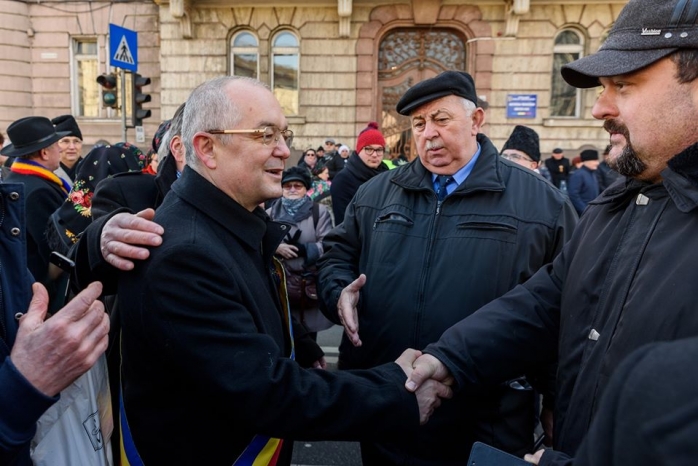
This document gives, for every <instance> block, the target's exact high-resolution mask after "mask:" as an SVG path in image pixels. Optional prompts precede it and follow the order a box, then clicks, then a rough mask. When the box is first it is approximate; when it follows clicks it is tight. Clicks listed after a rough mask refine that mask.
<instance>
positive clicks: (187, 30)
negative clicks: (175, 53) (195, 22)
mask: <svg viewBox="0 0 698 466" xmlns="http://www.w3.org/2000/svg"><path fill="white" fill-rule="evenodd" d="M170 14H171V15H172V17H173V18H175V19H178V20H179V25H180V27H181V28H182V37H183V38H185V39H191V38H192V37H193V34H192V28H191V0H170Z"/></svg>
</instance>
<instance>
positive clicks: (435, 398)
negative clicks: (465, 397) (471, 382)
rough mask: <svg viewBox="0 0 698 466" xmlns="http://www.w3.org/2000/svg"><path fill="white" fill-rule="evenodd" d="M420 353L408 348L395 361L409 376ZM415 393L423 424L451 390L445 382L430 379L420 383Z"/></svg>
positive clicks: (420, 419)
mask: <svg viewBox="0 0 698 466" xmlns="http://www.w3.org/2000/svg"><path fill="white" fill-rule="evenodd" d="M421 355H422V352H421V351H417V350H414V349H409V348H408V349H406V350H405V351H404V352H403V353H402V354H401V355H400V357H399V358H397V360H396V361H395V362H396V363H397V364H398V365H399V366H400V367H401V368H402V370H403V371H405V375H406V376H407V377H410V375H411V374H412V372H413V369H412V367H413V364H414V363H415V361H416V360H417V358H419V357H420V356H421ZM415 395H416V396H417V404H418V405H419V423H420V424H422V425H423V424H426V423H427V421H428V420H429V418H430V417H431V415H432V414H433V413H434V410H435V409H436V408H438V407H439V406H441V399H442V398H451V397H452V396H453V391H452V390H451V388H450V387H449V386H448V385H447V384H445V383H442V382H438V381H436V380H431V379H430V380H427V381H425V382H424V383H422V384H421V385H420V387H419V388H418V389H417V390H416V392H415Z"/></svg>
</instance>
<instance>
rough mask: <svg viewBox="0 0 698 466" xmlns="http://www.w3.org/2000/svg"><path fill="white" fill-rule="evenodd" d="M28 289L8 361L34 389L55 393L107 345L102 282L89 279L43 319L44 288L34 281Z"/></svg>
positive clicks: (46, 304) (44, 314) (45, 301)
mask: <svg viewBox="0 0 698 466" xmlns="http://www.w3.org/2000/svg"><path fill="white" fill-rule="evenodd" d="M32 291H33V292H34V296H33V297H32V300H31V303H29V309H28V310H27V313H26V314H25V315H24V316H22V318H21V319H20V321H19V329H18V331H17V337H16V338H15V344H14V346H13V347H12V352H11V353H10V359H11V360H12V362H13V364H14V365H15V367H16V368H17V370H18V371H19V372H20V373H21V374H22V375H23V376H24V378H26V379H27V380H28V381H29V382H30V383H31V384H32V385H33V386H34V387H36V389H37V390H39V391H40V392H42V393H44V394H45V395H47V396H55V395H57V394H58V393H60V392H61V390H63V389H64V388H66V387H67V386H68V385H70V384H71V383H73V381H74V380H75V379H77V378H78V377H80V376H81V375H82V374H84V373H85V372H87V370H88V369H90V368H91V367H92V366H93V365H94V363H95V362H96V361H97V358H99V356H101V355H102V353H104V351H105V350H106V349H107V342H108V338H109V316H107V314H106V313H105V312H104V304H102V303H101V302H100V301H98V300H97V298H99V296H100V295H101V294H102V284H101V283H99V282H93V283H91V284H90V285H89V286H88V287H87V288H85V289H84V290H83V291H82V292H81V293H79V294H78V295H77V296H75V298H73V299H72V300H71V301H70V302H69V303H68V304H66V305H65V307H63V308H62V309H61V310H60V311H58V312H57V313H56V314H54V315H53V316H52V317H51V318H50V319H46V312H47V309H48V293H47V291H46V288H44V286H43V285H41V284H39V283H34V285H33V286H32Z"/></svg>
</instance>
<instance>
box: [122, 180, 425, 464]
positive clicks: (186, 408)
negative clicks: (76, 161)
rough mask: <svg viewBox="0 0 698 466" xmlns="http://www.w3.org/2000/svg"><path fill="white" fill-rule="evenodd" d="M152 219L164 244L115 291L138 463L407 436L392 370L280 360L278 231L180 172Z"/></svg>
mask: <svg viewBox="0 0 698 466" xmlns="http://www.w3.org/2000/svg"><path fill="white" fill-rule="evenodd" d="M155 221H156V222H157V223H159V224H161V225H162V226H163V227H164V229H165V232H166V233H165V235H164V237H163V244H162V245H161V246H159V247H157V248H153V249H152V250H151V255H150V257H149V259H148V260H146V261H144V262H142V263H139V264H138V265H137V266H136V268H135V270H134V271H132V272H130V273H128V274H124V275H123V277H122V279H121V280H120V283H119V301H120V307H121V309H123V312H122V328H123V336H122V351H123V376H124V402H125V407H126V414H127V417H128V422H129V424H130V426H131V431H132V434H133V437H134V441H135V444H136V447H137V448H138V450H139V452H140V455H141V457H142V458H143V460H144V462H145V464H173V465H176V464H206V465H225V466H229V465H230V464H232V463H233V462H234V461H235V459H236V458H237V457H238V456H239V455H240V453H241V452H242V450H243V449H244V448H245V446H246V445H247V444H248V443H249V442H250V440H251V439H252V437H253V436H254V435H255V434H265V435H269V436H273V437H278V438H287V439H291V438H303V439H340V438H341V439H354V440H356V439H360V438H366V437H374V436H376V437H381V436H387V435H393V433H396V432H397V433H402V434H404V433H405V432H406V431H407V432H409V431H411V430H413V429H416V428H417V426H418V424H419V416H418V409H417V403H416V399H415V397H414V396H413V395H412V394H410V393H408V392H407V391H406V390H405V389H404V386H403V384H404V382H405V380H406V377H405V375H404V373H403V371H402V370H401V369H400V368H399V366H397V365H396V364H394V363H388V364H385V365H383V366H381V367H379V368H377V369H374V370H372V371H360V372H356V373H353V374H350V373H339V374H338V373H331V372H327V371H323V370H316V369H311V370H306V369H302V368H301V367H300V366H299V365H298V364H297V363H296V362H295V361H293V360H291V359H289V358H288V355H289V354H290V351H291V340H290V339H289V337H288V334H287V333H286V331H285V329H284V325H283V323H282V311H281V304H280V300H279V296H278V294H277V292H276V289H275V288H276V285H275V281H274V280H275V277H274V276H273V274H272V272H271V270H270V269H271V265H272V256H273V254H274V251H275V250H276V247H277V246H278V244H279V243H280V241H281V239H282V238H283V236H284V235H285V234H286V229H287V226H286V225H283V224H279V223H276V222H273V221H271V219H270V218H269V217H268V216H267V215H266V214H265V213H264V212H263V211H262V210H261V209H259V208H258V209H256V210H255V211H254V212H249V211H247V210H246V209H244V208H243V207H241V206H240V205H239V204H237V203H236V202H235V201H233V200H232V199H231V198H230V197H228V196H227V195H226V194H224V193H223V192H222V191H220V190H218V189H217V188H216V187H214V186H213V185H212V184H211V183H209V182H208V181H207V180H206V179H204V178H203V177H202V176H200V175H199V174H198V173H196V172H195V171H193V170H191V169H190V168H186V169H185V171H184V174H183V175H182V178H181V179H180V180H179V181H178V182H177V183H176V184H174V185H173V186H172V190H171V192H170V193H169V194H168V195H167V197H166V198H165V201H164V202H163V204H162V206H160V208H159V209H158V211H157V213H156V216H155Z"/></svg>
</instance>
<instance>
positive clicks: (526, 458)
mask: <svg viewBox="0 0 698 466" xmlns="http://www.w3.org/2000/svg"><path fill="white" fill-rule="evenodd" d="M543 453H545V450H538V451H537V452H535V453H534V454H533V455H524V461H528V462H529V463H531V464H538V463H540V458H541V457H542V456H543Z"/></svg>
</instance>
